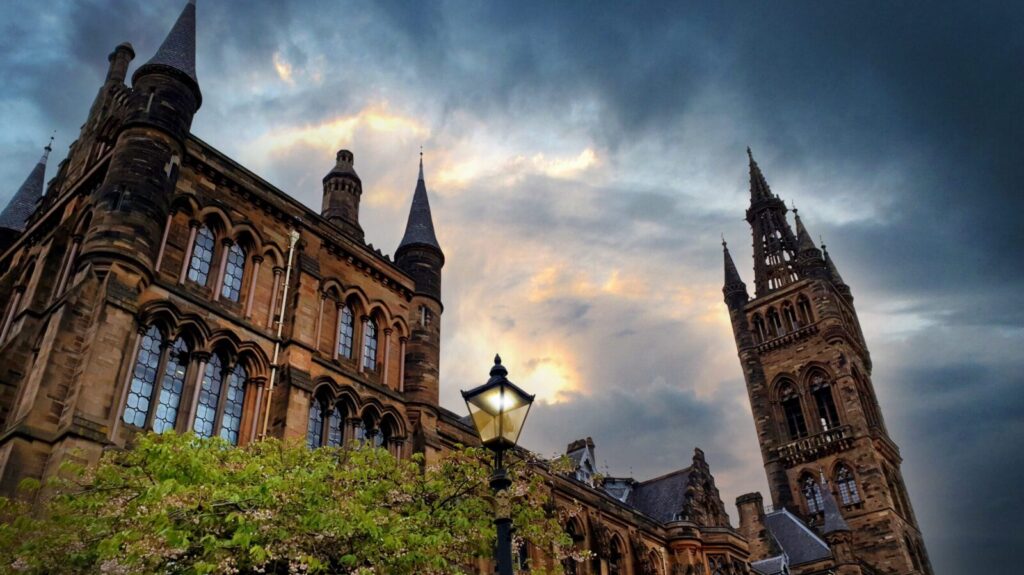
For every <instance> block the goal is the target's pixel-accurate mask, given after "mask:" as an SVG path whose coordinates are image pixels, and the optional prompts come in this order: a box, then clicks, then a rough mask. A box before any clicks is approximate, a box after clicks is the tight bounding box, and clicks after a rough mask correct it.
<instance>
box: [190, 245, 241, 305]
mask: <svg viewBox="0 0 1024 575" xmlns="http://www.w3.org/2000/svg"><path fill="white" fill-rule="evenodd" d="M198 242H199V240H198V238H196V243H197V244H198ZM244 273H245V248H243V247H242V246H240V245H238V244H237V243H235V244H231V247H229V248H228V258H227V263H226V265H225V267H224V283H223V285H222V286H221V288H220V295H221V297H226V298H228V299H229V300H231V301H238V298H239V297H241V295H242V276H243V275H244Z"/></svg>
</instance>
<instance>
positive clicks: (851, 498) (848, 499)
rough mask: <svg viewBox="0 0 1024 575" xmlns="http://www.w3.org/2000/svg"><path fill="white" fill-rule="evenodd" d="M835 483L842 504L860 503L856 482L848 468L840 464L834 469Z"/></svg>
mask: <svg viewBox="0 0 1024 575" xmlns="http://www.w3.org/2000/svg"><path fill="white" fill-rule="evenodd" d="M836 485H838V486H839V498H840V499H841V500H842V502H843V505H854V504H856V503H860V493H858V492H857V482H856V481H854V480H853V473H851V472H850V468H849V467H847V466H845V465H840V466H839V469H838V470H837V471H836Z"/></svg>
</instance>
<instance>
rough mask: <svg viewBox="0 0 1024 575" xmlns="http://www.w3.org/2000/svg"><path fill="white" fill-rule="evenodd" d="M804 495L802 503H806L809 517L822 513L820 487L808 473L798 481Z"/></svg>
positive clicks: (822, 504)
mask: <svg viewBox="0 0 1024 575" xmlns="http://www.w3.org/2000/svg"><path fill="white" fill-rule="evenodd" d="M800 484H801V485H802V491H803V494H804V501H805V502H806V503H807V512H808V513H809V514H811V515H814V514H816V513H821V512H823V511H824V503H823V501H822V499H821V485H819V484H818V482H817V480H815V479H814V476H813V475H811V474H810V473H808V474H806V475H804V477H803V479H802V480H801V481H800Z"/></svg>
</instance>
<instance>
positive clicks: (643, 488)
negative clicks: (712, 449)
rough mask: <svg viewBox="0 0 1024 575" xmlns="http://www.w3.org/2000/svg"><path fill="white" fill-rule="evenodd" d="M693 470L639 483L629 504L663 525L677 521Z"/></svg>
mask: <svg viewBox="0 0 1024 575" xmlns="http://www.w3.org/2000/svg"><path fill="white" fill-rule="evenodd" d="M692 468H693V467H692V466H691V467H687V468H685V469H680V470H678V471H673V472H672V473H669V474H668V475H662V476H661V477H655V478H654V479H649V480H647V481H644V482H641V483H637V485H636V487H634V488H633V492H632V493H631V494H630V497H629V500H628V501H627V503H628V504H629V505H631V506H633V507H636V508H637V509H638V510H639V511H640V512H641V513H643V514H644V515H647V516H649V517H652V518H654V519H657V520H658V521H660V522H662V523H668V522H670V521H675V520H676V519H677V518H678V517H677V515H678V514H679V512H680V511H681V510H682V508H683V503H684V501H685V499H686V487H687V485H688V484H689V480H690V470H691V469H692Z"/></svg>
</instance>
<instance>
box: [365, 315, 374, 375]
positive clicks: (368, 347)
mask: <svg viewBox="0 0 1024 575" xmlns="http://www.w3.org/2000/svg"><path fill="white" fill-rule="evenodd" d="M363 369H365V370H367V371H373V370H375V369H377V322H376V321H374V319H373V318H370V319H368V320H366V328H365V329H364V330H363Z"/></svg>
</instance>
